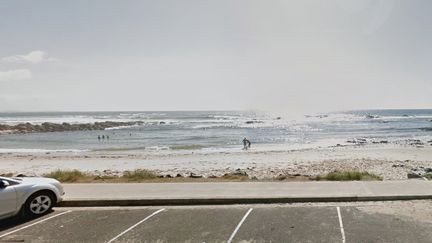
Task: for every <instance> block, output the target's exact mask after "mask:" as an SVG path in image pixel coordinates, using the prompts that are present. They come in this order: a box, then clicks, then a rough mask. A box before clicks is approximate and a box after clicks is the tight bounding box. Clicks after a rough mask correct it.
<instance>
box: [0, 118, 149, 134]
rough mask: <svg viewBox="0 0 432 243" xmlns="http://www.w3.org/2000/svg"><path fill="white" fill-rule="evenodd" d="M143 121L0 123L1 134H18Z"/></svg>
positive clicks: (103, 127) (106, 126)
mask: <svg viewBox="0 0 432 243" xmlns="http://www.w3.org/2000/svg"><path fill="white" fill-rule="evenodd" d="M143 123H144V122H142V121H134V122H114V121H105V122H95V123H78V124H71V123H66V122H63V123H51V122H44V123H42V124H32V123H28V122H27V123H20V124H17V125H5V124H0V134H5V133H6V134H16V133H35V132H66V131H91V130H105V129H107V128H112V127H122V126H133V125H142V124H143Z"/></svg>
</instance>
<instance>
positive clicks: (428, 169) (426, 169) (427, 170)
mask: <svg viewBox="0 0 432 243" xmlns="http://www.w3.org/2000/svg"><path fill="white" fill-rule="evenodd" d="M424 171H425V172H426V173H431V172H432V168H425V169H424Z"/></svg>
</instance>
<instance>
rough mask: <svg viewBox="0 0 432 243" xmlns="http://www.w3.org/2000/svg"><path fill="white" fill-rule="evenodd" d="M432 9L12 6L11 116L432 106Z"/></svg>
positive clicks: (3, 7) (6, 57)
mask: <svg viewBox="0 0 432 243" xmlns="http://www.w3.org/2000/svg"><path fill="white" fill-rule="evenodd" d="M431 12H432V1H430V0H410V1H405V0H327V1H317V0H298V1H289V0H272V1H261V0H212V1H211V0H183V1H177V0H160V1H153V0H152V1H142V0H140V1H132V0H122V1H114V0H93V1H86V0H74V1H64V0H51V1H48V0H39V1H23V0H2V1H0V16H1V21H0V111H96V110H101V111H106V110H112V111H119V110H128V111H132V110H141V111H145V110H250V109H258V110H268V111H274V112H280V113H287V114H289V113H310V112H323V111H339V110H351V109H373V108H377V109H382V108H389V109H390V108H432V95H431V91H432V80H431V79H432V68H431V66H432V58H431V56H432V48H431V45H432V44H431V43H432V28H431V27H430V24H431V23H432V15H431V14H430V13H431Z"/></svg>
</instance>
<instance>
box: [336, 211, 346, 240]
mask: <svg viewBox="0 0 432 243" xmlns="http://www.w3.org/2000/svg"><path fill="white" fill-rule="evenodd" d="M336 209H337V213H338V217H339V227H340V230H341V234H342V243H345V231H344V227H343V222H342V215H341V212H340V208H339V207H336Z"/></svg>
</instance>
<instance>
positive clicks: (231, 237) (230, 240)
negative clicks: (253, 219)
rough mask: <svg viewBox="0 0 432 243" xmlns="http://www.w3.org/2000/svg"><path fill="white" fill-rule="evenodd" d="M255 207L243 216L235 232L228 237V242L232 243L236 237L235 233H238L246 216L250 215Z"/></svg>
mask: <svg viewBox="0 0 432 243" xmlns="http://www.w3.org/2000/svg"><path fill="white" fill-rule="evenodd" d="M252 210H253V208H250V209H249V210H248V211H247V212H246V214H245V215H244V216H243V218H242V219H241V220H240V222H239V223H238V225H237V227H236V228H235V230H234V232H233V233H232V234H231V236H230V238H229V239H228V241H227V243H231V242H232V240H233V239H234V237H235V235H236V234H237V231H238V230H239V229H240V227H241V226H242V224H243V223H244V221H245V220H246V218H247V217H248V216H249V214H250V213H251V212H252Z"/></svg>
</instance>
